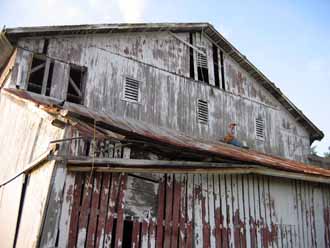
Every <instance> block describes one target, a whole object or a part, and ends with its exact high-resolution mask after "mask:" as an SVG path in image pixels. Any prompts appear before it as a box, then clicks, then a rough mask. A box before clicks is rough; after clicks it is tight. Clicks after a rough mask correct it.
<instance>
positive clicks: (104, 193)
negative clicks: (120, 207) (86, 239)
mask: <svg viewBox="0 0 330 248" xmlns="http://www.w3.org/2000/svg"><path fill="white" fill-rule="evenodd" d="M110 179H111V174H110V173H104V174H103V180H102V189H101V201H100V210H99V219H98V226H97V234H96V242H95V247H100V245H101V244H103V240H104V231H105V220H106V214H107V208H108V199H109V187H110Z"/></svg>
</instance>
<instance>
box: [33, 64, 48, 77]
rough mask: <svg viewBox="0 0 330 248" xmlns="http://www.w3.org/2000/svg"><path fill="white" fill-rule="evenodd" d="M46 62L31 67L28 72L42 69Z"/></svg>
mask: <svg viewBox="0 0 330 248" xmlns="http://www.w3.org/2000/svg"><path fill="white" fill-rule="evenodd" d="M45 65H46V63H42V64H40V65H37V66H36V67H34V68H32V69H31V71H30V74H32V73H34V72H36V71H38V70H40V69H42V68H43V67H45Z"/></svg>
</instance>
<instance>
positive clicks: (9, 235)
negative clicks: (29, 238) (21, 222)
mask: <svg viewBox="0 0 330 248" xmlns="http://www.w3.org/2000/svg"><path fill="white" fill-rule="evenodd" d="M23 183H24V175H21V176H19V177H17V178H16V179H15V180H14V181H12V182H10V183H9V184H7V185H5V186H3V187H1V188H0V219H1V221H0V243H1V247H4V248H5V247H8V248H9V247H13V245H14V237H15V230H16V223H17V220H18V212H19V204H20V199H21V195H22V187H23Z"/></svg>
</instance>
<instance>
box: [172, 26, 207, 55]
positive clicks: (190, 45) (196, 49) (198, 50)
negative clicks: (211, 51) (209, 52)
mask: <svg viewBox="0 0 330 248" xmlns="http://www.w3.org/2000/svg"><path fill="white" fill-rule="evenodd" d="M168 33H169V34H170V35H172V36H173V37H174V38H176V39H178V40H179V41H181V42H182V43H184V44H185V45H187V46H188V47H190V48H192V49H194V50H195V51H196V52H198V53H200V54H202V55H204V56H206V54H205V53H204V52H203V51H202V50H200V49H199V48H197V47H196V46H193V45H192V44H190V43H189V42H187V41H185V40H183V39H181V38H180V37H179V36H177V35H176V34H174V33H172V32H170V31H168Z"/></svg>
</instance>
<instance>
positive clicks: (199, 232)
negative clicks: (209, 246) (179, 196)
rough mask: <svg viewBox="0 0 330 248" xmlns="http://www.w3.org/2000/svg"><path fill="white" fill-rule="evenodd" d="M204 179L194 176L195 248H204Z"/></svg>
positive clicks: (197, 175) (198, 175)
mask: <svg viewBox="0 0 330 248" xmlns="http://www.w3.org/2000/svg"><path fill="white" fill-rule="evenodd" d="M202 218H203V213H202V178H201V175H200V174H194V241H195V245H194V247H196V248H197V247H203V219H202Z"/></svg>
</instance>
